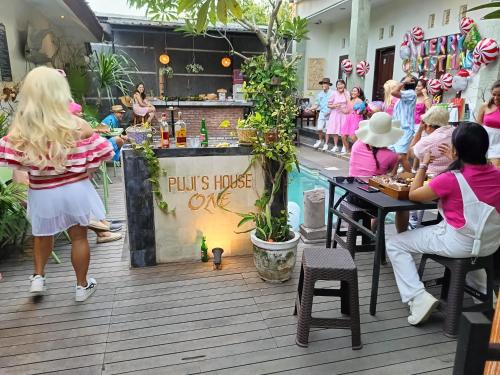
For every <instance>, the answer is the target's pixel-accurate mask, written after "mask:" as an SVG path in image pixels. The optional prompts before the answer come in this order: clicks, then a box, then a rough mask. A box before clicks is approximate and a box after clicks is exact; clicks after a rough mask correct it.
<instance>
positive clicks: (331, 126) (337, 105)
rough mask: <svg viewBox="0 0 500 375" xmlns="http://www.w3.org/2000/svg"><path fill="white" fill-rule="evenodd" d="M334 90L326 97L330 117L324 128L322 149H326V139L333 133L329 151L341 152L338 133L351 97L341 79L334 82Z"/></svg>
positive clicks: (345, 116)
mask: <svg viewBox="0 0 500 375" xmlns="http://www.w3.org/2000/svg"><path fill="white" fill-rule="evenodd" d="M335 87H336V90H335V91H333V93H332V95H331V96H330V98H329V99H328V108H330V109H331V112H330V117H329V118H328V126H327V128H326V140H325V145H324V146H323V151H328V140H329V139H330V136H331V135H333V147H332V149H331V150H330V151H331V152H341V151H345V150H342V149H341V147H340V145H339V135H340V134H341V129H342V125H343V124H344V122H345V120H346V118H347V113H348V108H347V105H348V102H349V100H350V99H351V98H350V96H349V93H348V92H347V91H346V84H345V81H344V80H343V79H339V80H337V82H336V84H335Z"/></svg>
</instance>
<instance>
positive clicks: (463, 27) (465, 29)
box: [460, 17, 474, 35]
mask: <svg viewBox="0 0 500 375" xmlns="http://www.w3.org/2000/svg"><path fill="white" fill-rule="evenodd" d="M473 24H474V20H473V19H472V18H470V17H463V18H462V19H461V20H460V32H461V33H462V34H463V35H467V34H468V33H469V31H470V29H472V25H473Z"/></svg>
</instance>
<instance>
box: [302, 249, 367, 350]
mask: <svg viewBox="0 0 500 375" xmlns="http://www.w3.org/2000/svg"><path fill="white" fill-rule="evenodd" d="M319 280H339V281H340V289H322V288H315V287H314V284H315V283H316V281H319ZM313 296H335V297H340V299H341V307H340V311H341V312H342V314H347V315H349V317H348V318H313V317H312V316H311V313H312V305H313ZM297 313H298V315H299V319H298V323H297V338H296V340H295V342H296V343H297V345H298V346H302V347H307V346H308V342H309V329H310V328H311V327H324V328H350V329H351V336H352V348H353V349H354V350H357V349H361V348H362V347H363V344H362V343H361V327H360V322H359V300H358V272H357V269H356V265H355V264H354V261H353V260H352V257H351V254H349V252H348V251H347V250H345V249H326V248H307V249H304V253H303V255H302V266H301V269H300V278H299V285H298V290H297V299H296V302H295V310H294V313H293V314H294V315H297Z"/></svg>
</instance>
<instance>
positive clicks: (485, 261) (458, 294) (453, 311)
mask: <svg viewBox="0 0 500 375" xmlns="http://www.w3.org/2000/svg"><path fill="white" fill-rule="evenodd" d="M428 259H432V260H433V261H435V262H437V263H439V264H441V265H443V266H444V267H445V271H444V276H443V277H440V278H438V279H433V280H426V281H423V280H422V281H423V283H424V285H425V287H426V288H427V287H431V286H435V285H442V287H441V298H440V299H441V300H440V310H441V311H442V312H443V313H444V314H445V322H444V328H443V331H444V333H445V335H446V336H449V337H456V336H457V332H458V324H459V321H460V314H461V313H462V311H486V312H491V311H492V310H493V278H494V270H493V255H490V256H487V257H481V258H446V257H442V256H439V255H434V254H423V255H422V259H421V260H420V266H419V267H418V274H419V276H420V279H422V275H423V274H424V269H425V263H426V262H427V260H428ZM479 269H484V270H485V271H486V276H487V282H486V294H483V293H481V292H479V291H478V290H475V289H474V288H472V287H470V286H468V285H466V284H465V277H466V276H467V273H468V272H470V271H474V270H479ZM464 293H468V294H470V295H472V296H473V297H474V298H477V299H478V300H480V301H481V302H482V303H478V304H474V305H472V306H470V307H465V308H464V307H463V299H464Z"/></svg>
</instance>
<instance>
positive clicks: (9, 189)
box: [0, 182, 27, 248]
mask: <svg viewBox="0 0 500 375" xmlns="http://www.w3.org/2000/svg"><path fill="white" fill-rule="evenodd" d="M26 191H27V187H26V186H24V185H22V184H17V183H15V182H12V183H10V184H8V185H5V184H3V183H1V182H0V248H1V247H2V246H4V245H9V244H15V243H17V242H18V241H19V240H20V239H22V237H23V234H24V231H25V229H26V224H27V218H26V209H25V208H24V206H23V203H24V202H25V201H26V199H27V194H26Z"/></svg>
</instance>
